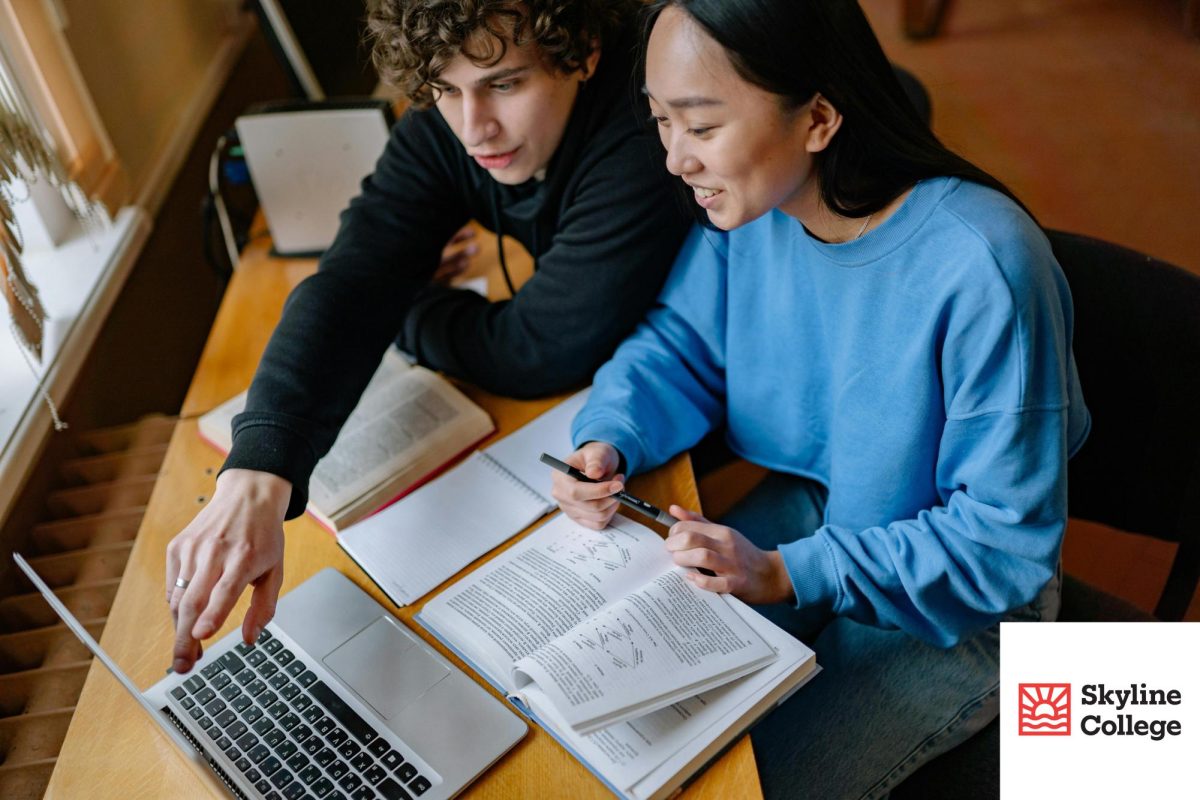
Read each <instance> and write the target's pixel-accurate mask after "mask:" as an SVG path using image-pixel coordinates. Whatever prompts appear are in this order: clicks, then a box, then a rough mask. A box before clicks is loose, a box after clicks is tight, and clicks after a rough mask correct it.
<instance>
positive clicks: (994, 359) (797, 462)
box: [555, 0, 1089, 798]
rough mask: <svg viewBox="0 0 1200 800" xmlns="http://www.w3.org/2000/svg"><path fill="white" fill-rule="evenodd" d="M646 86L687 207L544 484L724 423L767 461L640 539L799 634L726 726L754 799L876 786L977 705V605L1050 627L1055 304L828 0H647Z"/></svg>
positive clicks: (1058, 436) (604, 504)
mask: <svg viewBox="0 0 1200 800" xmlns="http://www.w3.org/2000/svg"><path fill="white" fill-rule="evenodd" d="M646 94H647V96H648V99H649V105H650V109H651V112H652V115H653V117H654V119H655V121H656V123H657V124H658V127H659V130H660V134H661V138H662V141H663V144H664V146H665V147H666V151H667V155H666V158H667V166H668V169H670V171H671V172H673V173H674V174H676V175H678V176H679V177H680V178H682V180H683V181H684V182H685V183H686V184H687V185H688V187H689V188H690V189H691V192H692V194H693V196H694V199H695V202H696V204H697V205H698V206H699V207H701V208H702V209H704V211H705V212H706V214H707V218H708V223H709V225H708V226H705V227H697V228H696V229H695V230H694V231H693V233H692V234H691V236H690V237H689V239H688V241H687V242H686V244H685V245H684V248H683V250H682V251H681V253H680V255H679V257H678V259H677V261H676V264H675V266H674V269H673V271H672V273H671V275H670V277H669V278H668V281H667V285H666V287H665V288H664V290H663V292H662V294H661V295H660V297H659V304H658V306H657V307H656V308H655V309H654V310H653V311H652V312H651V313H650V315H649V316H648V317H647V318H646V320H645V321H644V322H643V323H642V325H641V326H640V327H639V328H638V329H637V330H636V331H635V333H634V334H633V335H632V336H631V337H630V338H629V339H627V340H626V341H625V343H624V344H622V345H621V347H620V348H619V349H618V350H617V353H616V355H615V356H614V357H613V360H612V361H610V362H609V363H608V364H607V365H606V366H604V367H603V368H602V369H601V371H600V372H599V373H598V374H597V376H596V379H595V383H594V388H593V390H592V394H591V397H590V399H589V401H588V403H587V405H586V406H585V408H584V409H583V410H582V411H581V412H580V414H579V416H578V417H577V418H576V420H575V423H574V429H573V436H574V440H575V442H576V445H577V446H579V447H580V449H579V450H577V451H576V452H575V453H574V454H573V455H572V457H571V460H572V463H573V464H574V465H575V466H577V467H579V468H581V469H584V470H585V471H586V472H587V474H588V475H589V476H591V477H593V478H597V479H602V482H601V483H597V484H584V483H579V482H575V481H573V480H571V479H570V478H568V477H566V476H563V475H559V474H557V473H556V474H555V481H556V487H555V492H556V497H557V498H558V500H559V502H560V505H561V506H562V507H563V509H564V510H565V511H566V513H567V514H569V515H570V516H571V517H573V518H574V519H576V520H577V521H579V522H581V523H583V524H586V525H590V526H603V525H604V524H606V523H607V522H608V520H609V519H610V518H611V516H612V514H613V513H614V512H615V510H616V508H617V506H616V503H615V501H613V500H612V499H611V498H610V497H609V495H611V494H612V493H613V492H614V491H616V490H618V489H619V488H621V487H622V486H623V484H624V476H625V475H626V474H628V473H630V472H636V471H640V470H644V469H648V468H651V467H653V466H656V465H658V464H661V463H663V462H664V461H666V460H667V459H668V458H670V457H671V456H673V455H675V454H676V453H678V452H680V451H683V450H686V449H688V448H689V447H691V446H693V445H694V444H696V443H697V442H698V441H699V440H700V439H701V438H702V437H703V436H704V435H705V434H707V433H708V432H710V431H712V430H714V429H717V428H719V427H720V426H721V425H724V426H725V427H726V430H727V441H728V443H729V445H730V447H731V448H732V449H733V450H734V451H735V452H737V453H738V454H740V455H741V456H743V457H744V458H746V459H748V460H749V461H752V462H754V463H757V464H760V465H763V466H765V467H768V468H769V469H770V470H771V472H770V474H769V475H768V477H767V478H766V479H765V481H764V482H763V483H762V484H760V486H759V487H758V488H756V489H755V490H754V491H753V492H752V493H751V494H750V495H749V496H748V497H747V498H746V499H745V500H744V501H742V502H741V503H740V504H739V505H738V507H736V508H735V509H734V510H733V511H732V512H731V513H730V514H729V515H728V517H727V518H726V519H724V520H723V521H722V524H717V523H713V522H709V521H708V520H706V519H705V518H704V517H702V516H700V515H699V514H697V513H694V512H692V511H689V510H687V509H684V508H680V507H678V506H674V507H672V509H671V513H672V514H674V515H675V516H676V517H677V518H679V519H680V520H682V521H681V522H679V523H678V524H676V525H674V526H673V527H672V529H671V535H670V537H669V538H668V539H667V542H666V546H667V548H668V549H669V550H670V551H671V552H672V555H673V557H674V559H675V561H676V563H677V564H679V565H681V566H685V567H697V568H701V567H702V568H705V569H707V570H709V571H711V573H712V574H711V575H704V574H701V573H699V572H692V573H689V578H690V580H692V581H693V582H694V583H695V584H696V585H697V586H700V587H702V588H705V589H710V590H712V591H719V592H730V593H732V594H734V595H737V596H738V597H741V598H742V599H743V600H746V601H748V602H751V603H755V604H758V605H759V606H760V608H761V609H762V610H763V612H764V613H766V614H768V615H769V616H771V617H772V618H773V619H774V620H775V621H777V622H779V623H780V624H782V625H784V626H785V627H787V628H788V629H789V630H791V631H793V632H795V633H796V634H797V635H798V636H801V637H802V638H804V639H806V640H807V641H809V642H811V643H812V644H813V647H814V649H815V650H816V652H817V658H818V661H819V662H820V663H821V664H822V665H823V666H824V668H825V670H824V673H823V674H822V675H820V676H819V677H818V678H817V679H816V680H815V681H814V682H813V683H812V684H811V685H810V686H808V687H806V688H804V689H802V690H801V691H800V692H799V693H797V695H796V696H795V697H793V698H792V699H791V700H790V701H789V702H788V703H786V704H785V705H784V706H783V707H781V708H780V709H778V710H776V711H775V712H774V713H773V714H772V715H771V716H770V717H768V719H767V720H765V721H764V722H763V723H762V724H761V725H759V726H758V727H757V728H755V729H754V732H753V734H752V738H753V741H754V746H755V751H756V755H757V763H758V766H759V770H760V772H761V776H762V780H763V787H764V790H765V791H766V793H767V795H768V796H792V795H795V794H802V795H803V796H806V797H831V798H846V797H879V796H883V795H886V794H887V793H888V792H890V791H891V790H892V789H893V788H894V787H895V786H896V785H897V784H898V783H899V782H900V781H902V780H903V779H904V778H905V777H906V776H907V775H908V774H910V773H911V772H912V771H913V770H915V769H916V768H917V767H918V766H920V765H921V764H922V763H924V762H925V761H927V760H929V759H931V758H933V757H934V756H936V755H938V754H939V753H942V752H945V751H946V750H948V749H950V748H951V747H953V746H954V745H955V744H957V743H959V742H961V741H963V740H965V739H966V738H968V737H969V736H970V735H971V734H972V733H974V732H975V731H977V730H979V729H981V728H982V727H983V726H985V725H986V724H987V723H988V722H990V721H991V720H992V719H993V718H994V717H995V716H996V713H997V694H998V688H997V687H998V664H999V628H998V623H999V622H1000V621H1001V620H1018V619H1020V620H1039V619H1042V620H1045V619H1053V618H1054V617H1055V615H1056V614H1057V608H1058V586H1059V584H1058V578H1057V573H1058V563H1059V551H1060V547H1061V543H1062V535H1063V531H1064V528H1065V523H1066V497H1067V495H1066V463H1067V459H1068V458H1069V457H1070V455H1071V454H1073V453H1074V452H1075V450H1077V449H1078V447H1079V446H1080V445H1081V444H1082V443H1083V440H1084V439H1085V438H1086V436H1087V431H1088V427H1089V417H1088V413H1087V409H1086V407H1085V406H1084V403H1083V398H1082V395H1081V393H1080V388H1079V381H1078V377H1077V375H1076V371H1075V365H1074V360H1073V357H1072V354H1071V324H1072V311H1071V300H1070V295H1069V292H1068V289H1067V285H1066V282H1065V280H1064V278H1063V275H1062V272H1061V270H1060V269H1059V267H1058V265H1057V263H1056V262H1055V261H1054V257H1053V255H1052V254H1051V251H1050V247H1049V244H1048V243H1047V241H1046V238H1045V237H1044V236H1043V234H1042V232H1041V230H1040V229H1039V228H1038V226H1037V224H1036V223H1035V222H1034V220H1033V219H1032V218H1031V217H1030V216H1029V214H1028V213H1027V212H1026V211H1025V210H1024V208H1023V207H1022V206H1021V204H1020V203H1019V202H1018V201H1016V199H1015V198H1014V197H1013V196H1012V195H1011V193H1010V192H1008V190H1007V189H1005V187H1004V186H1003V185H1002V184H1000V183H999V182H998V181H997V180H996V179H994V178H993V177H991V176H990V175H988V174H987V173H986V172H984V171H982V170H980V169H979V168H977V167H975V166H974V165H972V164H971V163H969V162H968V161H966V160H964V159H963V158H961V157H959V156H956V155H955V154H953V153H952V152H950V151H949V150H947V149H946V148H945V147H944V146H943V145H942V144H941V143H939V142H938V140H937V139H936V138H935V137H934V135H933V134H932V133H931V132H930V131H929V129H928V127H927V126H926V125H925V124H924V123H923V121H922V120H921V119H920V117H919V115H917V114H916V113H915V112H914V110H913V109H912V107H911V105H910V104H909V102H908V101H907V99H906V97H905V95H904V93H903V91H902V90H901V88H900V85H899V83H898V82H897V81H896V79H895V76H894V74H893V72H892V69H891V67H890V66H889V64H888V62H887V59H886V58H885V57H884V55H883V52H882V50H881V48H880V46H879V44H878V41H877V40H876V38H875V36H874V34H873V33H872V31H871V29H870V26H869V25H868V23H867V21H866V19H865V17H864V16H863V14H862V12H861V10H860V9H859V7H858V5H857V3H855V2H853V0H672V1H671V2H663V3H660V4H658V6H657V7H656V8H655V16H654V21H653V29H652V31H651V33H650V36H649V41H648V45H647V52H646Z"/></svg>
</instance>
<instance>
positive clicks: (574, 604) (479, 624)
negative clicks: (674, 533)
mask: <svg viewBox="0 0 1200 800" xmlns="http://www.w3.org/2000/svg"><path fill="white" fill-rule="evenodd" d="M683 576H684V571H683V570H682V569H681V568H679V567H676V566H675V565H674V564H673V562H672V561H671V559H670V556H669V555H668V554H667V551H666V548H665V547H664V546H663V542H662V539H661V538H659V536H658V535H657V534H656V533H654V532H653V531H651V530H650V529H649V528H646V527H645V526H643V525H640V524H638V523H636V522H633V521H632V520H628V519H625V518H624V517H621V516H617V517H614V518H613V522H612V523H611V524H610V525H609V527H607V528H606V529H604V530H602V531H593V530H589V529H587V528H584V527H582V526H580V525H578V524H576V523H574V522H573V521H571V520H570V519H569V518H567V517H566V516H565V515H561V514H560V515H558V516H556V517H554V518H553V519H551V520H550V521H549V522H547V523H546V524H545V525H544V526H542V527H541V528H539V529H538V530H536V531H535V532H533V533H532V534H530V535H529V536H528V537H527V538H525V539H524V540H522V541H521V542H519V543H518V544H517V545H516V546H514V547H513V548H511V549H510V550H508V551H506V552H505V553H503V554H502V555H500V556H499V557H497V558H495V559H493V560H492V561H491V562H489V563H488V564H486V565H484V566H483V567H481V568H479V569H478V570H476V571H475V572H473V573H471V574H470V575H468V576H467V577H465V578H463V579H461V580H459V581H458V582H457V583H455V584H454V585H452V586H451V587H450V588H449V589H447V590H445V591H444V592H442V593H441V594H440V595H438V596H437V597H435V598H433V599H432V600H430V601H429V602H428V603H427V604H426V605H425V608H424V609H423V610H422V611H421V613H420V614H418V615H417V617H416V619H417V621H418V622H420V623H421V624H422V625H423V626H424V627H425V628H426V629H428V630H429V631H430V632H431V633H433V634H434V635H435V636H436V637H438V638H439V639H440V640H441V641H442V642H443V643H444V644H446V645H447V646H448V647H450V648H451V649H453V650H454V651H455V652H456V653H458V654H459V655H460V657H462V658H463V660H464V661H466V662H467V663H468V664H470V665H471V666H472V667H473V668H474V669H475V670H476V671H477V672H479V673H480V674H481V675H482V676H483V677H484V678H486V679H487V680H488V681H489V682H491V683H492V684H493V685H494V686H495V687H496V688H497V689H498V690H500V691H501V692H503V693H504V694H505V695H506V696H507V697H508V698H509V700H510V701H511V702H512V703H513V704H514V705H515V706H516V707H517V708H518V709H519V710H521V711H522V712H524V713H525V714H526V715H528V716H529V717H530V718H531V719H532V720H534V721H535V722H537V723H538V724H540V725H541V726H542V727H543V728H545V729H546V730H547V731H548V732H550V733H551V734H552V735H553V736H554V737H555V738H556V739H558V741H559V742H560V743H562V744H563V746H565V747H566V748H567V749H568V750H569V751H570V752H571V753H572V754H573V755H575V756H576V757H577V758H578V759H579V760H580V761H581V762H583V763H584V764H585V765H586V766H587V767H588V768H589V769H591V770H592V772H593V773H594V774H595V775H596V776H597V777H598V778H600V780H602V781H603V782H604V783H605V784H606V785H607V786H608V787H609V788H610V789H611V790H613V791H614V792H615V793H617V794H618V795H620V796H624V797H631V798H658V797H665V796H667V795H669V794H670V793H671V792H672V791H674V790H675V789H677V788H678V787H679V786H681V785H682V784H683V783H684V781H686V780H687V779H688V778H689V777H690V776H692V775H693V774H695V773H696V772H697V771H699V770H700V769H701V768H702V767H703V766H704V765H705V764H706V763H707V762H708V761H710V760H712V759H713V758H714V757H716V756H717V755H718V754H719V753H720V752H722V751H723V749H724V748H725V747H726V746H728V745H729V744H730V743H732V741H733V740H734V739H735V738H736V737H737V736H738V735H740V734H741V733H742V732H743V731H745V730H746V729H747V728H748V727H749V726H750V725H751V724H753V722H754V721H756V720H757V719H758V718H759V717H761V716H762V715H763V714H764V713H766V712H767V711H768V710H770V709H771V708H774V707H775V705H777V704H778V703H781V702H783V700H785V699H786V698H787V697H789V696H791V693H792V692H794V691H795V690H796V689H798V688H799V687H800V686H801V685H802V684H803V683H805V682H806V681H807V680H808V679H809V678H811V677H812V676H813V675H814V674H815V673H816V671H817V670H818V667H817V664H816V658H815V655H814V653H813V652H812V650H810V649H809V648H808V647H806V646H805V645H804V644H802V643H801V642H799V641H797V640H796V639H794V638H792V637H791V636H789V635H788V634H787V633H785V632H784V631H783V630H781V629H780V628H778V627H777V626H775V625H774V624H773V623H771V622H769V621H768V620H767V619H766V618H764V617H763V616H762V615H760V614H758V613H757V612H756V611H754V610H753V609H751V608H750V607H748V606H746V605H745V604H744V603H742V602H740V601H739V600H737V599H736V598H733V597H730V596H728V595H719V594H714V593H711V592H707V591H704V590H701V589H698V588H696V587H695V586H693V585H692V584H691V583H690V582H689V581H688V580H686V579H685V578H684V577H683Z"/></svg>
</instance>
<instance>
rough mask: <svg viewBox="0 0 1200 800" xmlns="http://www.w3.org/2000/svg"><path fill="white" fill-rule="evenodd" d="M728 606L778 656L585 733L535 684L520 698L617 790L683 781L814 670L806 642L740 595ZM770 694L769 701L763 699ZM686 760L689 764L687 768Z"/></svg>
mask: <svg viewBox="0 0 1200 800" xmlns="http://www.w3.org/2000/svg"><path fill="white" fill-rule="evenodd" d="M730 607H731V608H733V609H734V610H735V611H736V612H737V613H738V614H739V615H740V616H741V617H742V619H744V620H745V622H746V623H747V624H748V625H750V627H751V628H753V629H754V631H755V632H756V633H757V635H758V636H760V637H762V639H763V640H764V641H765V642H766V643H767V644H768V645H769V646H770V648H771V649H772V651H773V652H774V653H776V654H777V657H776V658H775V660H774V661H772V662H771V663H769V664H767V665H766V666H765V667H763V668H762V669H759V670H757V671H755V672H752V673H750V674H748V675H746V676H744V677H742V678H738V679H737V680H734V681H732V682H730V683H726V684H724V685H723V686H719V687H717V688H715V689H710V690H709V691H706V692H704V693H702V694H699V695H696V696H694V697H689V698H688V699H686V700H683V701H680V702H678V703H674V704H672V705H670V706H667V707H666V708H662V709H660V710H658V711H655V712H653V713H651V714H647V715H645V716H642V717H638V718H636V719H632V720H629V721H627V722H622V723H618V724H615V725H610V726H608V727H606V728H603V729H601V730H599V731H596V732H594V733H590V734H582V733H579V732H577V731H575V730H573V729H572V728H571V725H570V724H569V723H568V722H567V721H566V720H565V719H563V717H562V716H561V715H560V714H559V713H558V712H557V711H556V710H555V708H554V707H553V705H551V704H550V703H549V702H548V700H547V699H546V698H545V696H544V694H542V693H541V692H540V691H539V690H538V689H537V687H530V688H529V689H527V690H526V691H525V692H524V694H525V696H526V700H527V702H528V703H529V705H530V707H531V709H532V710H533V711H534V713H535V714H536V716H537V717H538V720H539V721H540V722H541V723H542V724H543V725H545V726H546V727H548V728H550V729H551V731H552V732H553V733H554V735H555V736H556V737H558V738H559V739H560V741H562V743H563V744H564V745H565V746H566V747H567V748H569V749H570V750H571V751H572V752H573V753H574V754H575V755H576V756H577V757H578V758H579V759H580V760H581V761H583V763H584V764H586V765H588V767H590V768H591V769H592V770H594V771H595V772H597V773H598V774H599V775H600V776H601V777H603V778H604V780H606V781H607V782H608V783H610V784H611V785H612V786H613V787H615V788H616V789H617V790H618V791H620V792H621V793H623V794H626V795H628V796H636V797H649V796H651V795H653V794H654V793H655V792H656V791H657V790H658V789H659V788H660V787H662V786H663V785H665V784H666V783H668V782H671V781H672V780H674V781H675V782H676V783H681V782H682V781H683V780H684V779H686V778H687V777H688V776H690V775H691V773H692V772H694V771H695V768H698V767H699V766H702V765H703V764H704V763H705V762H706V761H707V760H708V758H711V757H712V756H713V755H715V750H716V749H718V748H719V744H718V745H714V743H718V742H720V741H721V740H725V741H728V740H731V739H732V738H734V737H736V736H738V735H740V734H741V732H742V731H743V730H744V728H745V727H746V726H747V725H748V724H750V723H752V722H753V721H754V720H755V719H756V718H757V717H758V715H759V714H758V713H753V714H752V713H751V712H753V711H754V710H755V709H756V707H758V706H765V707H762V708H759V709H758V711H759V713H762V712H763V711H766V710H768V708H769V707H773V706H774V705H775V702H778V700H779V699H781V698H782V697H784V696H787V695H788V694H789V693H790V692H791V691H794V690H795V688H797V687H798V686H800V685H803V684H804V683H805V682H807V680H808V679H809V678H811V677H812V676H813V675H815V674H816V672H817V671H819V669H820V668H819V667H818V666H817V664H816V658H815V654H814V653H813V651H812V650H811V649H809V648H808V647H807V646H806V645H805V644H804V643H802V642H800V641H799V640H798V639H795V638H793V637H792V636H790V635H788V634H787V633H786V632H785V631H783V630H782V629H781V628H779V627H777V626H776V625H774V624H773V623H771V622H770V621H769V620H767V619H766V618H765V617H763V616H762V615H761V614H759V613H757V612H756V611H754V610H753V609H751V608H749V607H748V606H746V605H745V604H744V603H742V602H741V601H739V600H736V599H732V598H731V599H730ZM768 698H770V699H771V700H772V702H770V703H765V704H764V701H765V700H767V699H768ZM739 721H740V722H741V724H739ZM692 763H695V768H693V769H690V770H686V768H687V767H688V765H689V764H692ZM685 770H686V772H685Z"/></svg>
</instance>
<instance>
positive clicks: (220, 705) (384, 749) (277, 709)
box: [170, 629, 430, 800]
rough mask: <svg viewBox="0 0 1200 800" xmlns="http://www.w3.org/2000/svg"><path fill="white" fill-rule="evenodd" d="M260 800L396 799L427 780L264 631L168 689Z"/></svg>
mask: <svg viewBox="0 0 1200 800" xmlns="http://www.w3.org/2000/svg"><path fill="white" fill-rule="evenodd" d="M170 696H171V699H172V702H173V703H176V704H178V706H179V708H180V709H182V710H183V713H185V714H186V715H188V716H189V717H191V718H192V719H193V720H194V721H195V723H196V724H197V725H199V726H200V728H201V729H203V731H204V733H205V734H206V735H207V737H208V738H209V739H210V740H211V741H212V742H213V743H215V744H216V747H217V749H219V750H221V751H223V752H224V753H225V755H226V756H227V757H228V758H229V760H230V761H231V762H233V764H234V765H235V766H236V767H237V769H238V770H240V771H241V773H242V775H243V776H244V777H245V779H246V780H247V781H249V782H250V783H251V784H252V785H253V786H254V788H255V789H256V790H257V791H258V792H259V793H260V794H262V795H263V796H264V797H266V798H268V800H275V798H292V799H294V798H311V797H315V798H320V799H321V800H347V799H349V800H374V798H385V800H397V799H398V798H417V797H420V796H421V795H422V794H424V793H425V791H426V790H427V789H428V788H429V787H430V781H429V779H428V778H426V777H425V776H424V775H422V774H421V773H420V771H419V769H418V767H417V766H416V765H415V764H414V763H412V762H410V761H409V759H408V758H406V757H405V755H404V754H403V753H401V752H400V751H399V750H397V749H396V748H394V747H392V745H391V744H390V743H389V742H388V741H386V740H385V739H384V738H383V737H382V736H380V734H379V732H378V731H377V730H376V729H375V728H374V727H372V726H371V724H370V723H368V722H367V721H366V720H364V719H363V718H362V717H361V716H360V715H359V714H358V712H356V711H355V710H354V709H353V708H351V707H350V706H348V705H347V704H346V703H345V702H343V701H342V699H341V698H340V697H338V695H337V694H336V693H335V692H334V690H333V689H331V688H330V687H329V686H328V685H326V684H325V683H324V682H323V681H322V680H320V679H319V678H318V677H317V674H316V673H315V672H314V671H313V670H311V669H309V667H308V666H307V665H306V664H305V662H304V660H303V658H302V657H301V656H300V655H297V654H296V653H293V652H292V651H291V650H289V649H288V648H287V647H285V646H284V644H283V642H282V641H281V640H279V639H278V638H275V637H274V636H272V635H271V633H270V632H269V631H267V630H265V629H264V630H263V632H262V633H261V634H260V635H259V637H258V641H257V642H256V643H255V644H252V645H247V644H246V643H245V642H239V643H238V645H237V647H235V648H234V649H233V650H229V651H227V652H226V653H224V654H223V655H222V656H221V657H220V658H218V659H217V660H216V661H214V662H212V663H211V664H208V665H207V666H205V667H203V668H202V669H201V670H199V672H197V673H196V674H195V675H193V676H192V677H190V678H188V679H187V680H186V681H184V682H183V683H182V684H181V685H179V686H176V687H175V688H174V689H172V690H171V692H170Z"/></svg>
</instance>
